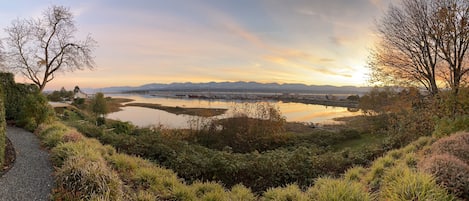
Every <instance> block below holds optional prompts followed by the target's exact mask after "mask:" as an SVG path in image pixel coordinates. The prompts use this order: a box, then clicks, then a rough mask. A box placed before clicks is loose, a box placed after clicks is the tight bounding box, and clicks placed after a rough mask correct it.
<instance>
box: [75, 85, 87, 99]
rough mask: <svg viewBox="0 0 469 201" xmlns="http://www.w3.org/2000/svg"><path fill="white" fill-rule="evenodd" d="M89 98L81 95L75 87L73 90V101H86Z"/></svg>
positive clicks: (78, 88)
mask: <svg viewBox="0 0 469 201" xmlns="http://www.w3.org/2000/svg"><path fill="white" fill-rule="evenodd" d="M88 97H89V96H88V94H85V93H83V92H82V91H81V90H80V87H78V86H75V89H73V99H80V98H82V99H87V98H88Z"/></svg>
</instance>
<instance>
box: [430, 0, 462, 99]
mask: <svg viewBox="0 0 469 201" xmlns="http://www.w3.org/2000/svg"><path fill="white" fill-rule="evenodd" d="M434 5H435V10H436V14H437V16H436V17H435V18H434V19H435V26H434V29H435V32H436V35H439V36H441V40H440V41H439V43H438V46H439V50H440V57H441V58H442V59H443V60H444V61H445V63H446V69H443V72H444V74H445V76H444V77H445V79H446V81H447V83H448V85H449V86H450V87H451V89H452V90H453V93H454V94H458V92H459V87H460V85H461V81H462V80H463V79H464V76H465V75H466V74H467V73H468V72H469V66H467V64H468V63H467V58H466V53H467V49H468V48H469V1H468V0H443V1H435V4H434Z"/></svg>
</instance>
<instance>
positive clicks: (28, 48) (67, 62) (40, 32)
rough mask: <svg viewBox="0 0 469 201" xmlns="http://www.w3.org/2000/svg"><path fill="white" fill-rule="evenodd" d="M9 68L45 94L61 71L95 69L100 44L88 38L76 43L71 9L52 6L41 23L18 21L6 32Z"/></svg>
mask: <svg viewBox="0 0 469 201" xmlns="http://www.w3.org/2000/svg"><path fill="white" fill-rule="evenodd" d="M5 31H6V33H7V34H8V37H7V38H6V47H7V48H6V60H7V65H6V68H7V69H8V70H10V71H13V72H19V73H21V74H22V75H23V76H24V77H26V78H28V79H29V80H31V81H32V82H33V83H34V84H35V85H37V86H38V88H39V90H40V91H42V90H44V88H45V86H46V84H47V83H48V82H50V81H52V80H53V79H54V75H55V73H56V72H59V71H74V70H82V69H83V68H84V67H88V68H93V67H94V58H93V57H92V52H93V50H94V48H95V46H96V42H95V41H94V40H93V39H92V38H91V36H87V37H86V38H85V40H83V41H81V40H76V39H75V36H74V35H75V33H76V31H77V29H76V27H75V23H74V21H73V15H72V13H71V12H70V10H69V9H68V8H65V7H63V6H52V7H50V8H49V9H47V10H46V11H45V12H44V13H43V16H42V18H39V19H29V20H27V19H17V20H14V21H13V22H12V24H11V26H10V27H8V28H6V29H5Z"/></svg>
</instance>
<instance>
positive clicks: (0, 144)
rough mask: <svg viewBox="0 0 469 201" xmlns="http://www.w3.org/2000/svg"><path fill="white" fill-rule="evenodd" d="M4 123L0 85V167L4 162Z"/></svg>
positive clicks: (3, 97)
mask: <svg viewBox="0 0 469 201" xmlns="http://www.w3.org/2000/svg"><path fill="white" fill-rule="evenodd" d="M5 141H6V121H5V96H4V94H3V86H2V85H0V167H3V163H4V160H5V145H6V143H5Z"/></svg>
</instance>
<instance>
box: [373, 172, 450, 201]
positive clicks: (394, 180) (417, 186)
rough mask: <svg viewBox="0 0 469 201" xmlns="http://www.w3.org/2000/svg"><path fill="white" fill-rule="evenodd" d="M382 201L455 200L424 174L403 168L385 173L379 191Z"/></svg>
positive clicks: (430, 177)
mask: <svg viewBox="0 0 469 201" xmlns="http://www.w3.org/2000/svg"><path fill="white" fill-rule="evenodd" d="M380 197H381V199H382V200H393V201H399V200H402V201H407V200H441V201H445V200H455V198H454V197H453V196H451V195H449V194H448V193H447V192H446V190H445V189H443V188H441V187H440V186H439V185H438V184H437V183H436V182H435V179H434V178H433V177H432V176H431V175H429V174H426V173H423V172H415V171H412V170H411V169H410V168H408V167H405V166H396V167H394V168H391V169H390V170H388V171H386V173H385V175H384V178H383V181H382V187H381V189H380Z"/></svg>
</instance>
